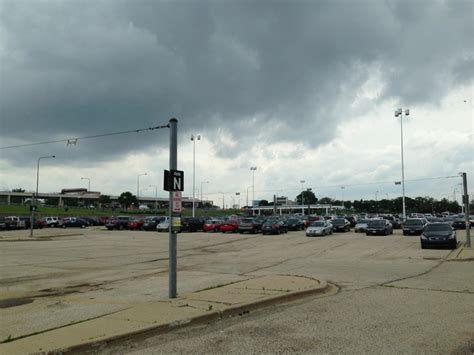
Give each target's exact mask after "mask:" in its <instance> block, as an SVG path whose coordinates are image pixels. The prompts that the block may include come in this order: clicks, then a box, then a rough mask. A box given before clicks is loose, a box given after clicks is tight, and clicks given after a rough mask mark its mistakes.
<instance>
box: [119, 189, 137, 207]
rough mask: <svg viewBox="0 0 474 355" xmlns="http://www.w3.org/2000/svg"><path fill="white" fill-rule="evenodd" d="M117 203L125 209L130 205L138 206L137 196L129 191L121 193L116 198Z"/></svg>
mask: <svg viewBox="0 0 474 355" xmlns="http://www.w3.org/2000/svg"><path fill="white" fill-rule="evenodd" d="M118 202H120V204H121V205H122V206H123V207H125V208H129V207H130V206H131V205H132V204H135V205H137V204H138V200H137V196H135V195H133V194H132V193H131V192H129V191H126V192H122V193H121V194H120V196H119V198H118Z"/></svg>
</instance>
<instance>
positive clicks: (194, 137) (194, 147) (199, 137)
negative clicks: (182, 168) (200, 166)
mask: <svg viewBox="0 0 474 355" xmlns="http://www.w3.org/2000/svg"><path fill="white" fill-rule="evenodd" d="M196 140H198V141H200V140H201V136H200V135H199V134H198V135H197V136H195V135H194V134H191V142H193V217H194V204H195V201H194V193H195V191H196V187H195V182H194V181H195V177H196Z"/></svg>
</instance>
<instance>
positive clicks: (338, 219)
mask: <svg viewBox="0 0 474 355" xmlns="http://www.w3.org/2000/svg"><path fill="white" fill-rule="evenodd" d="M331 223H332V224H344V223H345V220H344V219H342V218H336V219H333V220H332V221H331Z"/></svg>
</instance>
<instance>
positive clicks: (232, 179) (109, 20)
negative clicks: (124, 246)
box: [0, 0, 474, 204]
mask: <svg viewBox="0 0 474 355" xmlns="http://www.w3.org/2000/svg"><path fill="white" fill-rule="evenodd" d="M473 19H474V2H472V1H470V0H466V1H460V0H452V1H441V0H429V1H423V0H416V1H394V0H387V1H383V0H372V1H363V0H345V1H341V0H331V1H329V0H327V1H322V0H312V1H309V0H307V1H289V0H288V1H282V0H274V1H270V0H263V1H250V0H241V1H239V0H234V1H226V0H219V1H201V0H200V1H197V0H195V1H191V0H187V1H184V0H180V1H158V0H154V1H151V0H133V1H132V0H110V1H108V0H88V1H84V0H62V1H42V0H0V74H1V76H0V125H1V126H0V147H1V148H2V149H0V169H1V176H0V190H11V189H13V188H18V187H21V188H24V189H26V190H28V191H31V190H34V189H35V184H36V163H37V159H38V157H40V156H47V155H53V154H54V155H56V159H51V160H42V161H41V170H40V191H44V192H53V191H59V190H60V189H61V188H73V187H87V181H86V180H81V177H88V178H90V181H91V190H94V191H101V192H102V193H105V194H112V195H116V194H120V193H121V192H123V191H132V192H133V193H136V190H137V176H138V174H142V173H147V174H148V175H146V176H142V177H140V186H141V187H142V188H143V189H145V188H148V189H147V190H143V191H142V192H141V195H148V196H154V194H155V188H154V187H150V185H158V195H159V196H165V193H164V191H162V188H161V187H162V175H163V170H164V169H166V168H167V166H168V160H169V152H168V147H169V130H168V129H161V130H154V131H147V132H142V133H132V134H124V135H117V136H109V137H101V138H96V139H79V140H78V141H77V144H76V145H67V144H66V143H65V142H59V143H54V144H43V145H33V146H31V145H30V146H23V147H15V148H9V147H11V146H21V145H26V144H31V143H36V142H48V141H54V140H64V139H69V138H75V137H85V136H92V135H99V134H104V133H113V132H121V131H127V130H134V129H140V128H147V127H154V126H158V125H163V124H166V123H167V122H168V121H169V119H170V118H171V117H176V118H177V119H178V130H179V132H178V136H179V144H178V168H179V169H181V170H184V171H185V177H186V179H185V186H186V191H185V195H192V166H193V165H192V163H193V143H192V142H191V141H190V136H191V134H200V135H201V137H202V138H201V140H200V141H197V142H196V188H197V189H201V183H202V182H205V181H209V183H204V184H203V185H202V187H203V193H204V196H205V197H207V198H213V199H214V200H215V201H216V203H219V204H222V200H221V198H222V192H223V193H224V197H225V198H226V204H227V203H229V204H230V196H233V198H234V199H235V201H236V202H237V201H238V197H236V196H235V193H236V192H240V193H241V197H240V202H241V204H244V203H245V202H246V198H247V191H249V194H250V196H249V198H250V199H251V191H252V188H251V186H252V172H251V171H250V170H249V168H250V167H251V166H256V167H257V170H256V171H255V198H256V199H262V198H263V199H270V198H272V196H273V195H274V194H277V195H279V196H281V195H283V196H288V197H289V198H290V199H293V198H294V197H295V196H296V195H297V194H298V193H299V192H300V190H301V188H302V187H303V188H312V189H313V191H314V192H315V193H316V195H317V196H318V197H321V196H330V197H334V198H337V199H341V198H344V199H360V198H364V199H374V198H375V194H376V191H378V192H377V194H378V198H386V197H389V198H394V197H397V196H400V195H401V188H400V186H399V185H395V184H394V181H399V180H401V154H400V121H399V119H397V118H395V117H394V110H395V109H396V108H398V107H402V108H404V109H405V108H409V109H410V116H408V117H407V118H406V119H404V126H403V127H404V147H405V179H406V194H407V195H408V196H412V197H415V196H433V197H435V198H442V197H446V198H450V199H452V198H453V197H454V195H456V197H457V199H458V200H460V193H459V192H458V191H461V186H460V185H459V183H460V182H461V179H460V178H459V177H457V178H446V177H449V176H456V175H458V173H459V172H462V171H465V172H467V173H468V177H469V185H470V186H471V189H474V179H473V177H472V175H473V174H474V169H473V167H474V163H473V152H474V149H473V148H474V143H473V122H474V116H473V112H474V101H473V82H474V41H473V38H474V21H473ZM438 178H439V179H438ZM301 181H305V182H304V183H303V184H302V183H301ZM249 187H250V189H249ZM342 187H344V188H342ZM456 190H457V191H456ZM218 192H221V193H220V194H219V193H218ZM199 194H200V192H199ZM471 194H474V193H471ZM219 196H220V197H219Z"/></svg>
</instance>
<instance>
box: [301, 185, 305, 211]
mask: <svg viewBox="0 0 474 355" xmlns="http://www.w3.org/2000/svg"><path fill="white" fill-rule="evenodd" d="M305 182H306V181H305V180H300V183H301V212H302V213H303V214H304V187H303V184H304V183H305Z"/></svg>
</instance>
